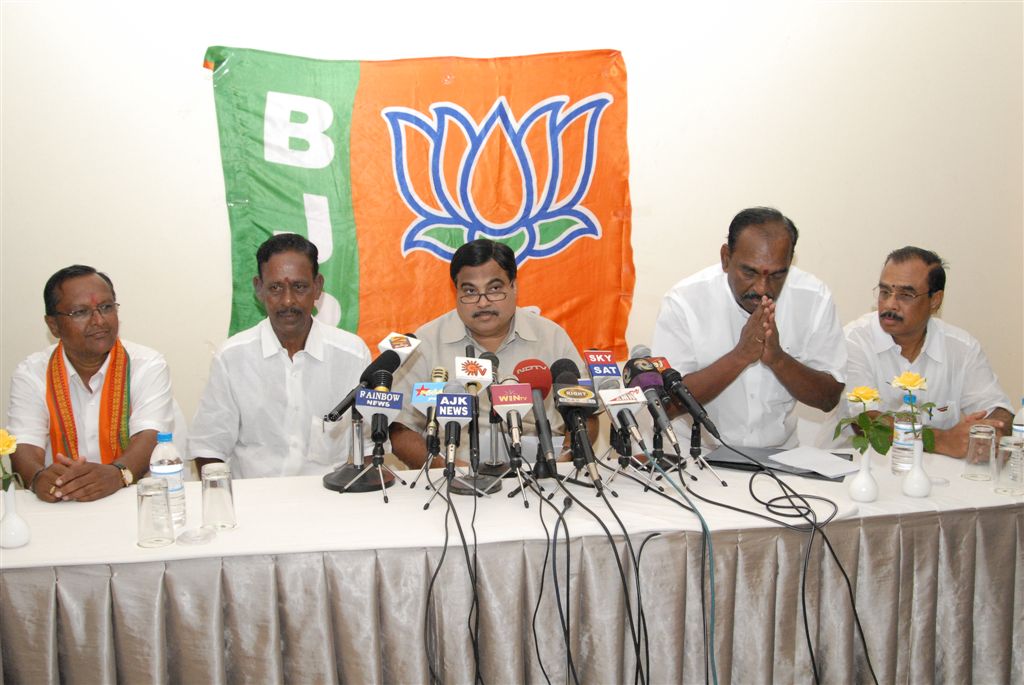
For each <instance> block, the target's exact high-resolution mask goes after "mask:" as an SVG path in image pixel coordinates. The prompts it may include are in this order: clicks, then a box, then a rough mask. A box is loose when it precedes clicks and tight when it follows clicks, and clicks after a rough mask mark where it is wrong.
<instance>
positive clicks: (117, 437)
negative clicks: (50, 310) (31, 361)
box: [46, 339, 131, 464]
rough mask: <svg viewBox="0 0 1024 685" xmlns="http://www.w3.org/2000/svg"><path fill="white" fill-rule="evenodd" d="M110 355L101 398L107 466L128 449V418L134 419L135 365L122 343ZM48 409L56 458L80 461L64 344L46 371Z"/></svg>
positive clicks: (102, 454) (102, 446)
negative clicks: (132, 380)
mask: <svg viewBox="0 0 1024 685" xmlns="http://www.w3.org/2000/svg"><path fill="white" fill-rule="evenodd" d="M109 355H110V356H109V363H108V364H107V374H106V377H105V378H104V379H103V390H102V394H101V396H100V425H99V429H100V460H101V461H102V462H103V463H104V464H110V463H113V462H114V460H116V459H117V458H118V457H120V456H121V453H122V452H123V451H124V449H125V448H126V447H127V446H128V417H129V416H130V415H131V391H130V389H129V387H128V380H129V376H130V373H131V361H130V359H129V358H128V352H127V351H126V350H125V349H124V345H122V344H121V340H120V339H118V340H116V341H115V342H114V346H113V347H112V348H111V349H110V353H109ZM46 408H47V410H48V411H49V412H50V447H51V449H52V450H53V453H54V455H56V454H57V453H58V452H60V453H61V454H63V455H64V456H67V457H71V458H72V459H74V460H76V461H77V460H78V459H79V454H78V430H77V429H76V427H75V413H74V410H73V409H72V406H71V391H70V388H69V387H68V373H67V369H66V368H65V366H64V343H63V342H59V343H57V349H55V350H54V351H53V354H52V355H50V361H49V363H48V364H47V367H46Z"/></svg>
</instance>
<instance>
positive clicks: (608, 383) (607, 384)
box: [597, 378, 620, 390]
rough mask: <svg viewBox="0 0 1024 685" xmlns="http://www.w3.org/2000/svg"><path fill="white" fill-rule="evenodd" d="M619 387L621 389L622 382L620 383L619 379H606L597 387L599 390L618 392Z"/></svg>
mask: <svg viewBox="0 0 1024 685" xmlns="http://www.w3.org/2000/svg"><path fill="white" fill-rule="evenodd" d="M619 387H620V382H619V379H618V378H605V379H604V380H603V381H601V383H600V384H599V385H598V386H597V389H598V390H617V389H618V388H619Z"/></svg>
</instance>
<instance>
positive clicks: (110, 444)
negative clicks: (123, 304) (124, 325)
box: [8, 264, 174, 502]
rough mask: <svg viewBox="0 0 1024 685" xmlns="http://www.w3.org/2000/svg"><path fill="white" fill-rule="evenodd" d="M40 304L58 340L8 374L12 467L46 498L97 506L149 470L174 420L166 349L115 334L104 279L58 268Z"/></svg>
mask: <svg viewBox="0 0 1024 685" xmlns="http://www.w3.org/2000/svg"><path fill="white" fill-rule="evenodd" d="M43 302H44V304H45V306H46V316H45V317H44V320H45V321H46V325H47V326H48V327H49V329H50V333H52V334H53V337H55V338H57V341H58V342H57V344H56V345H54V346H52V347H50V348H49V349H47V350H44V351H42V352H36V353H35V354H32V355H30V356H29V357H28V358H27V359H25V360H24V361H23V362H21V363H20V364H19V365H18V367H17V368H16V369H15V370H14V375H13V376H12V377H11V401H10V405H9V409H8V427H9V430H10V432H11V433H13V434H14V435H16V436H18V447H17V450H16V451H15V452H14V454H12V455H11V465H12V466H13V467H14V469H15V470H17V472H18V473H19V474H21V477H22V479H23V480H24V482H25V483H26V485H27V486H28V487H29V488H30V489H31V490H32V491H33V492H35V494H36V496H37V497H38V498H39V499H41V500H43V501H44V502H59V501H68V500H78V501H83V502H85V501H90V500H97V499H100V498H102V497H106V496H107V495H110V494H112V493H114V492H116V491H117V490H119V489H121V488H123V487H127V486H128V485H131V484H132V483H133V482H134V481H135V480H136V479H137V478H139V477H141V476H143V475H145V473H146V471H148V470H149V457H150V454H151V453H152V451H153V448H154V447H155V446H156V434H157V432H158V431H166V430H170V429H171V425H172V423H173V420H174V413H173V399H172V395H171V378H170V372H169V371H168V369H167V362H166V361H164V358H163V355H161V354H160V353H159V352H156V351H154V350H151V349H149V348H147V347H143V346H141V345H136V344H134V343H131V342H127V341H122V340H121V339H120V338H119V337H118V318H117V310H118V306H119V305H118V303H117V299H116V295H115V294H114V285H113V283H111V281H110V278H109V277H108V276H107V275H106V274H104V273H100V272H98V271H96V269H94V268H92V267H91V266H82V265H78V264H76V265H74V266H69V267H66V268H64V269H61V270H60V271H58V272H57V273H55V274H54V275H53V276H51V277H50V279H49V280H48V281H47V282H46V285H45V286H44V288H43Z"/></svg>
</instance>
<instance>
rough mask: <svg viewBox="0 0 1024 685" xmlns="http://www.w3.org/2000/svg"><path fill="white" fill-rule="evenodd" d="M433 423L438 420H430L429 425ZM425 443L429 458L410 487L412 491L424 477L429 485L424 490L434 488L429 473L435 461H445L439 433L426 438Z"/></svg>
mask: <svg viewBox="0 0 1024 685" xmlns="http://www.w3.org/2000/svg"><path fill="white" fill-rule="evenodd" d="M431 421H434V422H436V419H434V418H428V419H427V424H428V425H429V424H430V422H431ZM424 442H426V444H427V458H426V460H425V461H424V462H423V466H421V467H420V472H419V473H417V474H416V478H415V479H414V480H413V482H412V485H410V486H409V489H410V490H412V489H414V488H415V487H416V483H418V482H419V481H420V477H422V476H426V477H427V484H426V485H425V486H424V488H426V489H427V490H429V489H430V488H431V487H433V481H431V480H430V475H429V474H428V473H427V472H428V471H429V470H430V469H431V468H433V464H434V460H435V459H443V457H442V456H441V438H440V436H439V435H437V431H435V433H434V435H428V436H427V437H426V438H424Z"/></svg>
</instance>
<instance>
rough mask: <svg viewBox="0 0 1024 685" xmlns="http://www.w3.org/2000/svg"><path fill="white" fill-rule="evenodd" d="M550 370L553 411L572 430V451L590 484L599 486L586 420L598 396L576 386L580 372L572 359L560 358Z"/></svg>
mask: <svg viewBox="0 0 1024 685" xmlns="http://www.w3.org/2000/svg"><path fill="white" fill-rule="evenodd" d="M551 370H552V373H553V375H554V376H555V408H556V409H557V410H558V412H559V413H560V414H561V415H562V419H563V420H564V421H565V426H566V428H568V429H571V430H572V434H573V438H574V439H573V440H572V444H573V447H574V452H575V450H578V451H579V456H580V457H582V459H583V461H584V463H585V464H586V467H587V471H588V473H589V474H590V479H591V481H593V482H594V486H595V487H600V486H599V483H600V481H601V474H599V473H598V472H597V463H596V460H595V459H594V450H593V447H592V446H591V444H590V436H589V435H587V422H586V420H585V419H586V417H588V416H590V415H592V414H593V413H594V412H596V411H597V410H598V404H597V396H596V395H595V394H594V391H593V390H591V389H590V388H585V387H583V386H582V385H580V384H579V373H580V370H579V368H578V367H577V366H576V363H575V362H573V361H572V360H571V359H559V360H558V361H556V362H555V363H554V364H552V365H551ZM575 456H577V455H575V454H574V457H575Z"/></svg>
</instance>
